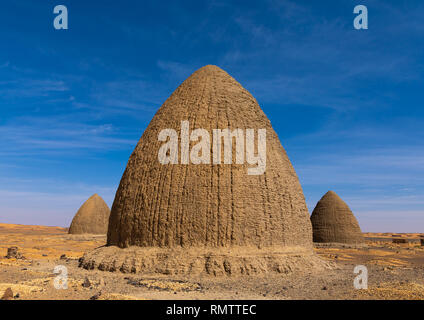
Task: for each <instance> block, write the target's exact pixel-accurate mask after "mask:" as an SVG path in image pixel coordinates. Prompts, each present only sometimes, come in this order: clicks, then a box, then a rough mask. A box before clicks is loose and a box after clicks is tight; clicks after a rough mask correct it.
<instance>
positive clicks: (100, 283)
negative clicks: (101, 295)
mask: <svg viewBox="0 0 424 320" xmlns="http://www.w3.org/2000/svg"><path fill="white" fill-rule="evenodd" d="M105 286H106V282H105V279H103V278H100V281H99V287H101V288H103V287H105Z"/></svg>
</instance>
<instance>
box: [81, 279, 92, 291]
mask: <svg viewBox="0 0 424 320" xmlns="http://www.w3.org/2000/svg"><path fill="white" fill-rule="evenodd" d="M82 286H83V287H84V288H90V287H91V282H90V280H89V279H88V278H87V277H85V280H84V283H83V284H82Z"/></svg>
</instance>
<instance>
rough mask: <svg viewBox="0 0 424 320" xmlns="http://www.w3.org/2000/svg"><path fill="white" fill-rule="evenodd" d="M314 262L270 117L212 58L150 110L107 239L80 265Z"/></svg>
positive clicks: (251, 270) (173, 269)
mask: <svg viewBox="0 0 424 320" xmlns="http://www.w3.org/2000/svg"><path fill="white" fill-rule="evenodd" d="M220 144H221V145H220ZM321 264H322V262H321V260H319V259H318V258H317V257H316V256H315V255H314V254H313V252H312V228H311V223H310V220H309V214H308V210H307V207H306V204H305V199H304V195H303V192H302V188H301V186H300V183H299V180H298V177H297V175H296V173H295V171H294V169H293V166H292V164H291V163H290V160H289V158H288V157H287V155H286V152H285V151H284V149H283V147H282V145H281V143H280V141H279V138H278V136H277V134H276V133H275V132H274V130H273V128H272V127H271V123H270V121H269V120H268V118H267V117H266V116H265V114H264V113H263V111H262V110H261V108H260V107H259V105H258V103H257V101H256V100H255V99H254V98H253V96H252V95H251V94H250V93H249V92H248V91H247V90H246V89H244V88H243V87H242V86H241V85H240V84H239V83H238V82H237V81H236V80H235V79H233V78H232V77H231V76H230V75H228V74H227V73H226V72H225V71H223V70H222V69H220V68H219V67H216V66H211V65H208V66H205V67H203V68H201V69H199V70H197V71H196V72H194V73H193V74H192V75H191V76H190V77H189V78H188V79H187V80H185V81H184V82H183V83H182V84H181V85H180V86H179V87H178V88H177V89H176V90H175V92H174V93H173V94H172V95H171V96H170V97H169V98H168V99H167V100H166V101H165V103H164V104H163V105H162V107H161V108H160V109H159V110H158V111H157V113H156V115H155V116H154V117H153V119H152V121H151V122H150V124H149V125H148V127H147V129H146V130H145V132H144V133H143V135H142V137H141V139H140V141H139V142H138V144H137V146H136V147H135V150H134V152H133V153H132V155H131V157H130V159H129V161H128V164H127V167H126V169H125V172H124V174H123V176H122V179H121V182H120V185H119V188H118V190H117V192H116V196H115V200H114V202H113V206H112V211H111V216H110V220H109V229H108V234H107V246H106V247H103V248H99V249H96V250H94V251H92V252H89V253H87V254H85V255H84V257H83V259H82V260H81V266H82V267H85V268H88V269H91V268H99V269H101V270H109V271H115V270H120V271H122V272H134V273H144V272H145V273H149V272H150V273H151V272H157V273H165V274H177V273H178V274H192V273H205V274H212V275H222V274H227V275H230V274H257V273H263V272H280V273H286V272H291V271H294V270H296V269H302V268H314V267H317V266H321Z"/></svg>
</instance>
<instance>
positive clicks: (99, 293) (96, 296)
mask: <svg viewBox="0 0 424 320" xmlns="http://www.w3.org/2000/svg"><path fill="white" fill-rule="evenodd" d="M101 295H102V292H101V291H99V292H98V293H96V294H95V295H94V296H92V297H91V298H90V300H99V298H100V296H101Z"/></svg>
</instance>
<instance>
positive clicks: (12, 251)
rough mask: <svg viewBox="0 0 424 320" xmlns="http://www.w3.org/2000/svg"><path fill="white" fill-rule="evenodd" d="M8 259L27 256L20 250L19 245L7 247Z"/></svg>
mask: <svg viewBox="0 0 424 320" xmlns="http://www.w3.org/2000/svg"><path fill="white" fill-rule="evenodd" d="M6 258H7V259H25V257H24V256H23V255H22V254H21V253H20V252H19V249H18V247H10V248H7V255H6Z"/></svg>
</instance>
